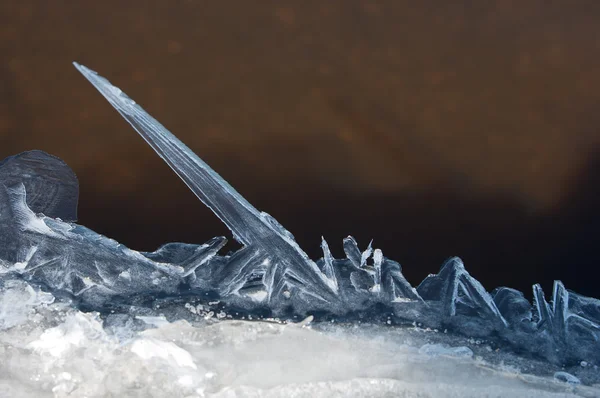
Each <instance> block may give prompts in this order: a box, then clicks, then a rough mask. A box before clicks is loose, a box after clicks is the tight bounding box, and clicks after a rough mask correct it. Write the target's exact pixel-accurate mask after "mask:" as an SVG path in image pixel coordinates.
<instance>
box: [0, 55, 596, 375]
mask: <svg viewBox="0 0 600 398" xmlns="http://www.w3.org/2000/svg"><path fill="white" fill-rule="evenodd" d="M74 65H75V67H76V68H77V69H78V70H79V71H80V72H81V73H82V74H83V75H84V76H85V77H86V78H87V79H88V80H89V81H90V82H91V83H92V84H93V85H94V87H96V89H98V91H99V92H100V93H101V94H102V95H103V96H104V97H105V98H106V99H107V100H108V102H109V103H110V104H111V105H112V106H113V107H114V108H115V109H116V110H117V111H118V112H119V113H120V114H121V116H123V118H125V120H127V122H129V124H131V126H132V127H133V128H134V129H135V130H136V131H137V132H138V133H139V134H140V135H141V136H142V138H144V140H145V141H146V142H147V143H148V144H149V145H150V146H151V147H152V148H153V149H154V150H155V151H156V153H157V154H158V155H159V156H160V157H161V158H162V159H163V160H164V161H165V162H166V163H167V164H168V165H169V166H170V167H171V168H172V169H173V170H174V171H175V173H177V175H179V177H180V178H181V179H182V180H183V181H184V182H185V183H186V185H187V186H188V187H189V188H190V189H191V190H192V191H193V192H194V193H195V194H196V196H198V198H199V199H200V200H201V201H202V202H203V203H204V204H205V205H206V206H208V207H209V208H210V209H211V210H212V211H213V212H214V213H215V214H216V215H217V216H218V217H219V218H220V219H221V221H223V223H225V225H227V227H228V228H229V229H230V230H231V231H232V233H233V237H234V239H235V240H236V241H237V242H239V243H240V244H242V245H243V247H242V248H241V249H239V250H237V251H236V252H234V253H231V254H227V255H220V254H218V253H219V251H220V249H222V248H223V246H224V245H225V243H226V239H225V238H224V237H215V238H213V239H211V240H210V241H208V242H206V243H204V244H202V245H195V244H184V243H168V244H165V245H163V246H162V247H160V248H159V249H158V250H157V251H155V252H137V251H134V250H131V249H128V248H127V247H125V246H123V245H121V244H119V243H117V242H116V241H114V240H112V239H109V238H106V237H104V236H102V235H100V234H97V233H95V232H94V231H92V230H90V229H88V228H85V227H84V226H81V225H78V224H75V223H74V222H73V221H74V220H75V218H76V217H75V214H76V207H77V189H78V187H77V179H76V177H75V175H74V174H73V173H72V171H71V170H70V169H69V168H68V166H66V164H64V162H62V161H61V160H60V159H58V158H55V157H53V156H50V155H48V154H46V153H44V152H41V151H30V152H24V153H22V154H19V155H15V156H12V157H9V158H7V159H5V160H3V161H2V162H0V222H1V224H0V288H2V287H3V286H4V285H6V284H9V283H10V281H11V280H14V279H25V280H26V281H28V282H29V283H31V284H34V285H37V286H39V287H41V288H42V289H45V290H49V291H51V292H52V293H53V294H54V295H55V296H57V297H63V298H66V299H70V300H72V302H73V303H74V305H76V306H78V307H79V308H81V309H83V310H93V311H99V312H101V313H109V312H112V313H114V312H117V313H138V314H143V313H144V310H145V309H151V308H156V307H157V306H159V305H160V306H161V307H162V308H165V307H169V306H173V307H175V306H179V307H181V304H182V303H186V302H189V301H190V300H192V299H196V300H200V301H203V302H205V304H207V305H208V304H209V303H210V306H213V308H215V309H218V310H219V311H220V310H225V311H227V312H229V313H235V314H238V315H239V316H242V315H244V314H245V315H250V314H265V315H268V316H273V317H291V316H294V315H296V316H298V315H299V316H304V315H308V314H313V315H317V317H318V318H321V319H339V320H343V321H354V320H358V319H360V320H364V321H373V322H377V321H385V322H387V323H393V324H410V323H415V324H418V325H419V326H423V327H429V328H437V329H440V330H444V329H446V330H447V331H449V332H452V333H458V334H463V335H466V336H471V337H484V338H487V339H489V340H492V341H495V342H496V343H497V344H498V345H499V346H503V347H510V348H511V349H512V350H514V351H515V352H517V353H520V354H522V355H532V356H536V357H542V358H545V359H546V360H548V361H549V362H552V363H555V364H558V365H568V364H574V363H576V362H578V361H582V360H585V361H587V362H589V363H595V364H600V340H599V339H600V300H598V299H594V298H590V297H585V296H582V295H579V294H577V293H575V292H572V291H569V290H567V289H566V288H565V287H564V285H563V284H562V283H561V282H560V281H556V282H555V283H554V289H553V292H552V299H551V300H550V302H548V301H547V300H546V297H545V295H544V292H543V291H542V289H541V287H540V285H537V284H536V285H534V286H533V296H534V303H533V305H532V304H531V303H530V302H529V301H528V300H527V299H526V298H525V297H524V295H523V293H522V292H520V291H518V290H515V289H511V288H508V287H500V288H497V289H495V290H494V291H493V292H492V293H491V294H490V293H488V292H487V291H486V290H485V289H484V287H483V286H482V285H481V283H479V282H478V281H477V280H476V279H474V278H473V277H472V276H471V275H469V273H468V272H467V271H466V269H465V267H464V265H463V263H462V261H461V260H460V259H459V258H457V257H454V258H451V259H449V260H448V261H446V262H445V263H444V264H443V265H442V267H441V269H440V271H439V272H438V274H436V275H429V276H428V277H426V278H425V279H424V280H423V281H422V282H421V284H419V285H418V287H416V288H413V287H412V286H411V285H410V283H409V282H408V281H407V280H406V279H405V278H404V276H403V274H402V268H401V266H400V264H399V263H397V262H396V261H393V260H391V259H388V258H386V257H385V256H384V255H383V253H382V251H381V250H379V249H373V248H372V246H371V244H369V245H368V247H367V248H366V249H365V250H360V249H359V246H358V244H357V242H356V241H355V240H354V238H352V237H347V238H345V239H344V241H343V248H344V253H345V254H346V258H344V259H336V258H333V256H332V254H331V252H330V250H329V246H328V244H327V242H326V241H325V239H322V242H321V248H322V250H323V258H321V259H319V260H317V261H313V260H311V259H310V258H309V257H308V256H307V255H306V253H305V252H304V251H303V250H302V249H301V248H300V247H299V246H298V244H297V243H296V241H295V239H294V237H293V235H292V234H291V233H290V232H289V231H287V230H286V229H285V228H284V227H283V226H282V225H280V224H279V223H278V222H277V221H276V220H275V219H274V218H273V217H271V216H270V215H269V214H267V213H265V212H261V211H259V210H257V209H256V208H255V207H253V206H252V205H251V204H250V203H248V201H246V200H245V199H244V198H243V197H242V196H241V195H240V194H239V193H238V192H237V191H236V190H235V189H234V188H233V187H231V186H230V185H229V184H228V183H227V182H226V181H225V180H223V179H222V178H221V177H220V176H219V175H218V174H217V173H216V172H215V171H214V170H212V169H211V168H210V167H209V166H208V165H207V164H206V163H204V162H203V161H202V160H201V159H200V158H199V157H198V156H196V155H195V154H194V153H193V152H192V151H191V150H190V149H189V148H188V147H187V146H185V145H184V144H183V143H182V142H181V141H180V140H179V139H177V138H176V137H175V136H174V135H173V134H171V133H170V132H169V131H168V130H166V129H165V128H164V127H163V126H162V125H161V124H160V123H159V122H157V121H156V120H155V119H154V118H152V117H151V116H150V115H148V114H147V113H146V112H145V111H144V110H143V109H142V108H141V107H140V106H138V105H137V104H136V103H135V102H134V101H133V100H131V99H130V98H129V97H128V96H127V95H125V94H124V93H123V92H122V91H121V90H120V89H118V88H117V87H115V86H113V85H112V84H110V83H109V82H108V80H106V79H105V78H103V77H101V76H99V75H98V74H97V73H96V72H94V71H92V70H90V69H88V68H86V67H85V66H82V65H79V64H77V63H75V64H74ZM8 326H9V325H2V324H0V330H2V329H3V327H4V328H6V327H8Z"/></svg>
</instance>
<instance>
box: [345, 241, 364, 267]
mask: <svg viewBox="0 0 600 398" xmlns="http://www.w3.org/2000/svg"><path fill="white" fill-rule="evenodd" d="M344 253H346V258H348V260H350V263H351V264H352V265H354V266H355V267H356V268H360V264H361V262H362V261H361V257H362V254H361V252H360V250H359V249H358V244H357V243H356V240H355V239H354V238H353V237H352V236H348V237H346V238H344Z"/></svg>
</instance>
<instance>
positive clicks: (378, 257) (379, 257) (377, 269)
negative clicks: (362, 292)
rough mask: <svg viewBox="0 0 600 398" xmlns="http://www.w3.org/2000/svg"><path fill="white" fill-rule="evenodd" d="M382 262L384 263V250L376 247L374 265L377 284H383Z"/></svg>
mask: <svg viewBox="0 0 600 398" xmlns="http://www.w3.org/2000/svg"><path fill="white" fill-rule="evenodd" d="M369 246H370V245H369ZM381 264H383V252H382V251H381V250H380V249H375V251H374V252H373V267H374V268H375V285H376V286H381Z"/></svg>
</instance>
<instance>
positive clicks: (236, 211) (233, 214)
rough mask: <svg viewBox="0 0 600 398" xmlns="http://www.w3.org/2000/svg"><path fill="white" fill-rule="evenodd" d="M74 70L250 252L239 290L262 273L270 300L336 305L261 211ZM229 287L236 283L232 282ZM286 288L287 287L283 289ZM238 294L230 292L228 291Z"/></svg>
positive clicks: (138, 112)
mask: <svg viewBox="0 0 600 398" xmlns="http://www.w3.org/2000/svg"><path fill="white" fill-rule="evenodd" d="M74 65H75V67H76V68H77V69H78V70H79V71H80V72H81V73H82V74H83V75H84V76H85V77H86V78H87V79H88V80H89V81H90V83H92V85H93V86H94V87H95V88H96V89H97V90H98V91H99V92H100V93H101V94H102V95H103V96H104V97H105V98H106V99H107V100H108V102H109V103H110V104H111V105H112V106H113V107H114V108H115V109H116V110H117V111H118V112H119V113H120V114H121V116H123V118H125V120H127V122H128V123H129V124H131V126H132V127H133V128H134V129H135V130H136V131H137V132H138V133H139V134H140V135H141V136H142V138H144V140H146V142H147V143H148V144H149V145H150V146H151V147H152V149H154V150H155V151H156V153H157V154H158V155H159V156H160V157H161V158H162V159H163V160H164V161H165V162H166V163H167V164H168V165H169V166H170V167H171V168H172V169H173V171H175V173H177V175H178V176H179V177H180V178H181V179H182V180H183V181H184V182H185V183H186V185H187V186H188V187H189V188H190V189H191V190H192V192H194V194H196V196H198V198H199V199H200V200H201V201H202V202H203V203H204V204H205V205H206V206H208V207H209V208H210V209H211V210H212V211H213V212H214V213H215V214H216V215H217V217H219V218H220V219H221V221H223V222H224V223H225V225H227V227H228V228H229V229H230V230H231V232H232V233H233V237H234V239H236V240H237V241H238V242H240V243H241V244H243V245H244V246H246V247H247V249H246V252H247V253H251V254H250V255H249V256H246V257H245V258H244V260H241V261H240V266H239V267H238V269H237V271H238V273H237V275H238V280H237V285H239V284H240V283H245V282H246V281H247V280H249V279H250V278H251V276H253V275H257V274H262V275H263V277H264V280H265V282H266V283H265V288H266V289H267V290H266V293H267V297H268V298H269V300H278V299H279V298H280V296H277V295H274V294H273V293H274V292H275V293H279V292H280V291H282V290H283V289H284V288H290V290H296V291H297V293H298V294H303V295H308V296H311V297H313V298H317V299H321V300H325V301H327V302H328V303H330V304H331V305H335V304H336V303H337V302H338V301H339V297H338V295H337V292H336V289H335V284H334V283H333V282H332V281H331V280H330V279H329V278H327V276H326V275H325V274H323V273H322V272H321V270H320V269H319V268H318V267H317V265H316V264H315V263H314V262H313V261H312V260H311V259H310V258H308V256H307V255H306V253H304V251H302V249H300V247H299V246H298V244H297V243H296V241H295V240H294V238H293V236H292V234H291V233H289V232H288V231H287V230H286V229H285V228H283V226H281V225H280V224H279V223H277V222H276V221H275V220H274V219H273V218H272V217H271V216H269V215H268V214H266V213H262V212H259V211H258V210H257V209H256V208H254V206H252V205H251V204H250V203H248V201H246V199H244V198H243V197H242V196H241V195H240V194H239V193H238V192H237V191H236V190H235V189H234V188H233V187H232V186H231V185H229V184H228V183H227V182H226V181H225V180H223V178H221V176H219V175H218V174H217V173H216V172H215V171H214V170H213V169H211V168H210V167H209V166H208V165H207V164H206V163H205V162H204V161H202V159H200V158H199V157H198V156H196V154H195V153H194V152H192V151H191V150H190V149H189V148H188V147H187V146H186V145H185V144H183V143H182V142H181V141H180V140H179V139H177V137H175V136H174V135H173V134H171V133H170V132H169V131H168V130H167V129H166V128H164V127H163V126H162V125H161V124H160V123H159V122H158V121H156V120H155V119H154V118H153V117H152V116H150V115H148V113H146V111H144V110H143V109H142V108H141V107H140V106H138V105H137V104H136V103H135V102H134V101H133V100H131V99H130V98H129V97H128V96H127V95H125V94H124V93H123V92H122V91H121V90H120V89H118V88H117V87H115V86H113V85H112V84H110V82H108V80H106V79H104V78H103V77H100V76H99V75H98V74H97V73H96V72H94V71H92V70H90V69H88V68H86V67H85V66H83V65H79V64H77V63H74ZM231 283H235V282H234V281H231ZM284 286H285V287H284ZM234 290H235V291H239V289H236V288H233V289H232V290H231V291H230V292H233V291H234Z"/></svg>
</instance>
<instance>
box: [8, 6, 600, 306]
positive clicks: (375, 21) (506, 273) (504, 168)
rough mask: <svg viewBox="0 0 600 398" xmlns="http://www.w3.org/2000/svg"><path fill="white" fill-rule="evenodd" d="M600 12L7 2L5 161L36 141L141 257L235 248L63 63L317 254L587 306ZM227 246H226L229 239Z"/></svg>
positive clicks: (93, 221)
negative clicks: (348, 241) (347, 255)
mask: <svg viewBox="0 0 600 398" xmlns="http://www.w3.org/2000/svg"><path fill="white" fill-rule="evenodd" d="M598 26H600V2H598V1H596V0H589V1H584V0H572V1H551V0H524V1H509V0H495V1H486V2H477V1H452V2H445V1H439V0H437V1H433V0H423V1H419V2H415V1H400V0H390V1H366V0H364V1H363V0H339V1H325V2H324V1H262V2H247V1H229V2H217V1H215V2H209V1H192V0H189V1H174V0H172V1H137V0H135V1H133V0H132V1H117V0H106V1H93V2H92V1H82V2H74V1H39V0H37V1H27V0H19V1H17V0H4V1H2V2H0V60H1V62H0V158H3V157H5V156H8V155H12V154H15V153H17V152H21V151H24V150H28V149H34V148H37V149H42V150H45V151H47V152H49V153H52V154H55V155H57V156H60V157H61V158H63V159H64V160H65V161H66V162H67V163H68V164H69V165H70V166H71V167H72V168H73V169H74V170H75V172H76V173H77V175H78V176H79V179H80V184H81V196H80V211H79V217H80V220H79V221H80V222H81V223H82V224H85V225H87V226H88V227H90V228H92V229H95V230H96V231H98V232H101V233H103V234H105V235H108V236H110V237H113V238H115V239H117V240H119V241H121V242H123V243H125V244H127V245H128V246H130V247H133V248H135V249H145V250H151V249H155V248H156V247H157V246H158V245H159V244H160V243H164V242H166V241H187V242H196V243H200V242H203V241H204V240H206V239H208V238H210V237H212V236H214V235H217V234H225V235H226V236H230V234H229V233H228V231H227V230H226V228H225V227H224V226H223V225H221V224H220V223H219V221H218V220H217V218H216V217H215V216H214V215H213V214H212V213H211V212H210V211H209V210H208V209H206V208H205V207H204V206H203V205H202V204H201V203H200V202H199V201H197V199H196V198H195V197H194V196H193V195H192V194H191V193H189V192H188V190H187V188H186V187H185V186H184V184H183V183H181V182H180V181H179V179H178V178H177V177H176V176H175V175H174V174H173V173H172V172H171V171H170V170H169V169H168V167H167V166H166V165H164V164H163V162H162V161H161V160H160V159H159V158H158V157H157V156H156V155H155V154H154V153H153V151H152V150H151V149H150V148H149V147H148V146H147V145H146V144H145V143H144V142H143V141H142V140H141V139H140V138H139V137H138V136H137V135H136V134H135V132H134V131H133V130H132V129H131V128H129V126H128V125H127V124H126V123H125V122H124V121H123V120H121V118H120V116H119V115H118V114H117V113H116V112H115V111H114V110H112V109H111V108H110V106H109V105H108V104H107V103H106V102H105V101H104V99H103V98H102V97H101V96H100V94H98V93H97V92H96V91H95V90H94V89H93V88H92V87H91V86H90V85H89V83H87V82H86V81H85V79H84V78H83V77H82V76H80V75H79V74H78V73H77V72H76V70H75V69H74V68H73V67H72V66H71V62H72V61H74V60H76V61H78V62H80V63H82V64H84V65H86V66H88V67H90V68H92V69H95V70H97V71H98V72H99V73H100V74H102V75H104V76H106V77H107V78H109V79H110V80H111V81H112V82H113V83H114V84H116V85H118V86H120V87H121V88H122V89H123V90H124V91H125V92H127V93H128V94H129V95H130V96H131V97H132V98H133V99H135V100H136V101H137V102H138V103H140V104H141V105H142V106H144V107H145V108H146V110H148V111H149V112H150V113H151V114H152V115H153V116H155V117H156V118H157V119H158V120H160V121H161V122H162V123H163V124H164V125H165V126H167V128H169V129H170V130H171V131H173V132H174V133H175V134H176V135H177V136H178V137H180V138H181V139H182V140H183V141H184V142H186V143H187V144H188V145H189V146H190V147H191V148H192V149H193V150H194V151H195V152H196V153H197V154H198V155H199V156H201V157H202V158H203V159H204V160H205V161H207V162H208V163H209V164H210V165H211V166H212V167H213V168H214V169H215V170H217V171H218V172H219V173H220V174H221V175H222V176H223V177H224V178H225V179H227V180H228V181H229V182H230V183H231V184H232V185H233V186H234V187H236V188H237V189H238V190H239V191H240V192H241V193H242V194H243V195H245V196H246V197H247V198H248V200H249V201H250V202H251V203H253V204H254V205H255V206H256V207H257V208H259V209H261V210H265V211H267V212H269V213H271V214H272V215H273V216H275V217H276V218H277V219H278V220H279V221H280V222H281V223H282V224H283V225H285V226H286V227H287V228H288V229H289V230H290V231H291V232H292V233H294V234H295V236H296V239H297V240H298V242H299V243H300V245H301V246H302V247H303V248H304V249H305V250H306V251H307V252H308V253H309V254H310V255H311V256H312V257H318V256H320V252H319V242H320V236H321V235H324V236H325V237H326V238H327V239H328V241H329V244H330V246H331V247H332V249H333V250H334V255H338V256H340V255H341V253H342V251H341V239H342V238H343V237H344V236H346V235H348V234H353V235H354V236H355V237H357V239H358V240H359V243H360V244H361V245H362V246H366V244H367V243H368V240H369V239H370V238H374V245H375V246H376V247H380V248H381V249H382V250H383V252H384V254H385V255H387V256H389V257H392V258H394V259H396V260H398V261H400V262H401V263H402V264H403V266H404V272H405V274H406V276H407V277H408V279H409V280H410V281H411V282H413V283H414V284H416V283H418V281H420V279H421V278H423V277H424V276H425V275H426V274H428V273H430V272H437V269H438V267H439V266H440V265H441V262H442V261H443V260H444V259H445V258H447V257H448V256H451V255H459V256H461V257H462V258H463V259H464V261H465V263H466V265H467V268H468V269H469V270H470V271H471V273H472V274H473V275H474V276H475V277H477V278H479V279H480V280H481V281H482V282H483V283H484V285H485V286H486V287H488V288H489V289H491V288H493V287H494V286H498V285H510V286H513V287H517V288H520V289H526V290H527V291H528V292H529V290H530V285H531V284H532V283H534V282H542V283H543V284H544V287H546V288H547V289H548V288H549V287H550V285H549V284H550V282H551V281H552V279H555V278H556V279H562V280H563V281H564V282H565V283H566V285H567V287H569V288H573V289H575V290H579V291H581V292H582V293H586V294H589V295H594V296H600V289H599V288H598V286H599V285H600V272H599V271H598V263H597V260H596V254H595V253H596V251H595V250H596V249H595V246H596V243H597V242H598V232H597V231H598V228H599V227H600V217H599V210H598V205H597V204H596V197H597V194H598V193H599V184H598V183H600V178H599V176H600V174H599V172H600V158H599V157H598V152H597V148H598V147H599V145H600V111H599V110H600V28H598ZM232 247H234V246H232Z"/></svg>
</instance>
